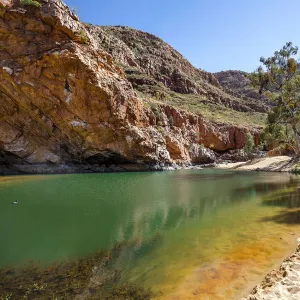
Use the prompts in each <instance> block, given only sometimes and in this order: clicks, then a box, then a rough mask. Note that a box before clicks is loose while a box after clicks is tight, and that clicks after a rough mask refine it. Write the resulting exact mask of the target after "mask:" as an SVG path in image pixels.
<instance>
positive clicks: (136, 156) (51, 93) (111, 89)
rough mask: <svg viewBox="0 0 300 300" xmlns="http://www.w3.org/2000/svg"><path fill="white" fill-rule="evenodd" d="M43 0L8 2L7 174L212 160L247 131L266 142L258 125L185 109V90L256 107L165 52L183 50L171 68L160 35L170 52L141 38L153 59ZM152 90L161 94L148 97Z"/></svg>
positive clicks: (3, 55)
mask: <svg viewBox="0 0 300 300" xmlns="http://www.w3.org/2000/svg"><path fill="white" fill-rule="evenodd" d="M41 4H42V6H41V8H37V7H33V6H22V5H21V4H20V1H19V0H5V1H4V0H0V18H1V22H0V37H1V38H0V97H1V99H0V100H1V106H0V172H2V173H5V172H28V173H35V172H74V171H76V172H78V171H104V170H106V169H107V167H109V170H127V169H145V168H146V169H147V168H153V167H155V168H156V167H161V166H164V165H172V164H174V163H177V164H191V163H204V162H210V161H213V160H214V159H215V153H214V152H213V151H212V150H209V149H205V148H204V146H205V147H207V148H208V147H210V148H213V150H215V151H216V153H218V152H219V153H222V152H224V151H227V150H231V149H240V148H242V147H243V146H244V145H245V136H246V132H247V131H251V132H252V134H253V136H254V139H255V142H256V143H258V141H259V128H258V127H253V126H240V125H233V124H228V123H226V122H225V123H220V122H212V121H208V120H207V119H206V118H205V117H204V116H203V115H202V114H201V111H193V110H189V109H186V107H182V108H185V110H181V109H179V108H180V107H181V104H180V103H181V102H180V103H179V104H176V101H175V100H176V99H178V98H176V97H179V99H181V98H180V97H183V100H185V98H184V97H185V96H186V95H188V96H189V97H190V96H191V95H192V96H195V97H196V98H195V101H199V98H198V97H200V96H201V97H203V96H205V95H206V97H207V101H211V103H214V105H215V103H219V102H220V105H221V106H222V105H223V106H222V107H223V108H224V105H231V106H232V107H234V106H235V105H236V109H237V110H240V111H243V110H246V111H247V112H248V111H249V112H250V113H252V112H253V111H254V108H252V107H251V105H250V104H247V103H246V102H243V101H240V99H237V98H236V100H235V101H236V104H234V105H233V104H231V102H228V104H226V101H229V100H230V99H231V98H230V95H227V94H226V93H225V92H224V91H223V90H222V89H221V86H220V84H219V83H218V81H217V80H216V78H215V77H214V75H212V74H208V73H204V72H201V71H199V70H197V69H195V68H194V67H193V66H192V65H191V64H189V63H188V62H187V61H186V60H184V59H183V58H182V56H181V55H180V54H179V53H177V52H176V51H175V50H173V49H172V48H169V53H167V52H166V53H165V54H166V55H167V56H172V57H173V56H174V57H173V58H170V64H167V65H165V66H164V68H165V71H163V69H161V68H162V61H163V60H165V58H164V57H163V56H162V57H161V55H163V54H162V53H163V52H165V50H164V49H165V47H167V48H168V47H170V46H166V45H167V44H165V43H163V42H160V43H163V45H162V49H163V50H162V51H161V52H160V53H157V54H155V53H156V52H155V51H156V48H155V47H153V48H151V47H150V46H149V47H148V43H152V44H153V43H154V42H155V43H156V42H157V41H160V40H159V39H157V38H155V37H153V36H150V35H149V36H148V35H147V34H144V33H143V34H142V35H143V36H144V35H145V37H144V38H143V39H142V41H140V42H139V43H136V44H137V45H138V47H140V48H143V49H144V47H146V46H147V47H146V48H147V49H148V50H147V51H146V50H145V51H146V52H145V56H147V57H148V56H149V55H148V51H154V54H153V56H151V57H150V58H149V59H147V57H146V58H145V57H144V56H143V55H142V53H144V52H143V51H141V52H137V51H136V53H135V52H133V51H131V50H130V48H129V47H128V46H126V45H125V42H124V41H123V40H121V39H120V37H117V36H118V35H117V34H116V33H115V34H113V35H112V34H111V31H114V30H117V31H118V30H119V29H118V27H116V28H117V29H113V28H110V27H109V28H104V29H103V28H101V27H94V26H90V25H86V24H83V23H81V22H80V21H79V20H78V17H77V16H76V15H74V14H73V13H72V12H71V11H70V10H69V8H68V7H67V6H66V5H65V4H63V2H62V1H60V0H57V1H55V0H43V1H41ZM151 37H153V38H151ZM110 39H111V40H112V41H113V42H111V43H110V42H108V41H109V40H110ZM152 40H153V41H154V42H153V41H152ZM135 41H136V42H137V41H139V40H137V39H136V40H135ZM143 42H144V43H146V46H145V45H144V44H143ZM108 45H111V49H109V47H108ZM143 45H144V46H143ZM126 47H127V48H126ZM130 51H131V52H130ZM109 52H110V53H111V54H110V53H109ZM117 53H119V55H117ZM131 60H132V61H131ZM151 64H152V65H151ZM173 65H177V66H178V67H173ZM132 68H134V70H133V71H132ZM124 70H125V72H126V73H124ZM151 70H152V71H151ZM135 72H140V73H135ZM174 74H175V75H174ZM145 75H147V76H148V77H147V78H149V82H150V83H149V82H146V83H145V82H144V78H145ZM139 76H140V77H142V79H141V80H142V81H141V82H139V81H137V80H138V78H139ZM133 87H134V88H133ZM148 87H149V89H150V93H152V92H153V91H154V96H156V97H155V98H153V94H151V95H150V97H148V95H149V94H148V92H147V91H145V90H144V88H146V89H147V88H148ZM153 87H155V88H156V87H158V89H159V90H153ZM172 93H175V94H174V95H175V96H174V97H172V95H173V94H172ZM191 93H192V94H191ZM174 99H175V100H174ZM226 99H227V100H226ZM183 102H184V101H183ZM223 102H224V103H223ZM183 104H185V103H183ZM262 107H263V106H262ZM187 108H188V107H187ZM255 109H256V108H255ZM259 109H260V108H259ZM112 165H113V166H112ZM116 165H117V167H116Z"/></svg>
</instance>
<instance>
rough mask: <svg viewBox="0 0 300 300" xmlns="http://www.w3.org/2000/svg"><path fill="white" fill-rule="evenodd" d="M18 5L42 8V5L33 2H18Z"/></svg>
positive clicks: (24, 0)
mask: <svg viewBox="0 0 300 300" xmlns="http://www.w3.org/2000/svg"><path fill="white" fill-rule="evenodd" d="M20 4H21V5H23V6H35V7H39V8H40V7H42V4H41V3H40V2H38V1H35V0H20Z"/></svg>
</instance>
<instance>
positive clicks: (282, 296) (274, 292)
mask: <svg viewBox="0 0 300 300" xmlns="http://www.w3.org/2000/svg"><path fill="white" fill-rule="evenodd" d="M299 299H300V245H299V246H298V248H297V250H296V251H295V252H294V253H293V254H292V255H291V256H289V257H288V258H286V259H285V260H284V262H283V263H282V265H281V266H280V268H279V270H274V271H272V272H271V273H269V274H268V275H267V276H266V277H265V279H264V280H263V282H262V283H261V284H259V285H257V286H256V287H255V288H254V289H253V290H252V292H251V294H250V295H249V296H248V297H246V298H243V299H241V300H299Z"/></svg>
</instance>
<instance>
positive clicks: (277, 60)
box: [251, 42, 300, 157]
mask: <svg viewBox="0 0 300 300" xmlns="http://www.w3.org/2000/svg"><path fill="white" fill-rule="evenodd" d="M297 52H298V47H293V45H292V43H291V42H289V43H286V45H285V46H284V47H283V48H282V49H281V50H280V51H276V52H275V53H274V55H273V56H271V57H269V58H264V57H261V58H260V62H261V63H262V64H263V65H262V66H260V67H259V68H258V69H257V70H256V71H255V72H254V73H253V74H252V75H251V80H252V83H253V85H254V86H256V87H259V91H260V93H261V94H262V93H264V95H265V96H267V97H268V98H270V99H272V100H273V101H274V103H275V105H274V108H273V109H272V111H271V112H270V113H269V114H268V121H267V123H268V124H267V126H269V127H270V128H272V127H274V126H275V127H276V126H281V127H282V128H284V129H285V130H286V138H285V141H284V142H285V143H287V144H289V145H290V146H291V147H292V148H293V149H294V151H295V154H296V156H297V157H299V156H300V68H299V65H298V63H297V61H296V60H295V58H294V56H295V55H297ZM290 132H291V133H292V134H293V139H292V140H291V138H290V134H289V133H290ZM281 142H282V141H281Z"/></svg>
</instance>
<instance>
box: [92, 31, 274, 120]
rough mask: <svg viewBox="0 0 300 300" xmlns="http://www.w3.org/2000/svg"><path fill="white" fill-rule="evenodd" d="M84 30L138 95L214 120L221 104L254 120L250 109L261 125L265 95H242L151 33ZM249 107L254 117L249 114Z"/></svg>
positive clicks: (221, 111) (227, 118)
mask: <svg viewBox="0 0 300 300" xmlns="http://www.w3.org/2000/svg"><path fill="white" fill-rule="evenodd" d="M87 29H88V30H89V31H90V32H91V33H92V34H93V35H94V36H95V37H97V39H98V43H99V45H100V47H102V48H103V49H104V50H106V51H107V52H109V53H110V54H111V55H112V56H113V58H114V59H115V61H116V62H117V63H118V64H119V65H120V66H121V67H123V68H124V70H125V73H126V76H127V79H128V80H129V81H130V82H131V83H132V84H133V87H134V88H135V89H136V90H137V91H138V92H141V96H142V97H146V98H147V97H148V98H149V96H150V97H151V96H152V97H154V98H156V99H157V100H160V101H163V102H164V103H168V104H171V105H175V106H178V107H180V108H184V109H187V110H190V111H194V112H196V113H202V114H203V115H205V113H206V116H207V117H210V119H212V120H216V119H217V118H216V117H218V113H219V114H221V116H222V113H223V114H224V109H225V110H228V111H231V113H234V111H236V112H238V115H239V116H240V117H241V119H242V121H243V122H244V124H250V125H252V124H257V122H256V120H255V118H253V113H254V114H256V115H257V116H258V117H259V118H260V119H261V120H262V121H260V120H259V121H258V123H259V124H261V123H263V122H264V120H263V116H262V114H261V113H265V112H266V111H267V110H268V105H269V103H267V102H266V101H265V99H262V98H260V97H252V95H250V94H249V93H248V94H245V95H241V94H239V93H238V91H237V90H238V88H237V90H235V91H234V92H233V91H232V90H230V89H228V88H227V87H226V86H225V85H223V82H219V78H218V77H217V76H215V75H216V74H212V73H208V72H204V71H201V70H199V69H197V68H195V67H194V66H193V65H191V63H189V62H188V61H187V60H186V59H185V58H184V57H183V56H182V55H181V54H180V53H178V52H177V51H176V50H175V49H173V48H172V47H171V46H170V45H168V44H167V43H165V42H164V41H162V40H161V39H159V38H157V37H155V36H154V35H152V34H149V33H146V32H142V31H139V30H135V29H132V28H129V27H124V26H115V27H113V26H101V27H99V26H92V25H87ZM247 84H248V86H247V87H248V88H249V90H250V89H251V90H252V91H253V88H251V87H250V84H249V83H248V82H247ZM235 92H236V93H235ZM253 94H255V92H253ZM210 111H215V112H216V113H215V115H211V114H209V113H210ZM250 112H251V113H252V119H251V118H248V113H250ZM243 113H244V114H243ZM234 119H236V118H233V117H232V116H230V115H229V117H226V116H224V120H223V121H227V122H230V123H233V122H234ZM219 121H222V118H221V119H219ZM260 122H261V123H260Z"/></svg>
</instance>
